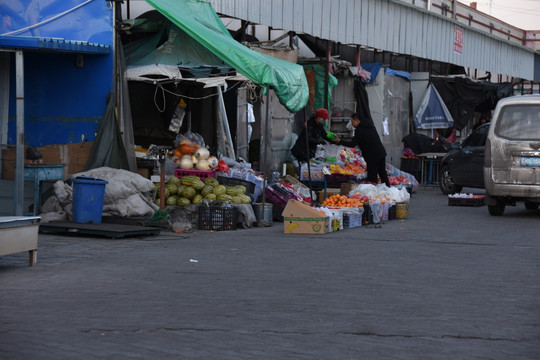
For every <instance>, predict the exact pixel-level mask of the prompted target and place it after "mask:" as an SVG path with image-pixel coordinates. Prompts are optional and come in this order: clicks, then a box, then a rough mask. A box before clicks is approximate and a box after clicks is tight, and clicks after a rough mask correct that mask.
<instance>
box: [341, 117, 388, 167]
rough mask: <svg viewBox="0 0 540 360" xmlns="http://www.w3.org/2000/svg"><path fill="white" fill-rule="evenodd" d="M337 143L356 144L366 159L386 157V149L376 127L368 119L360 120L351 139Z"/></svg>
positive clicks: (353, 145)
mask: <svg viewBox="0 0 540 360" xmlns="http://www.w3.org/2000/svg"><path fill="white" fill-rule="evenodd" d="M339 144H340V145H343V146H349V147H355V146H358V147H359V148H360V151H362V156H363V157H364V159H365V160H366V161H372V160H379V159H381V158H385V157H386V150H385V149H384V145H383V143H382V141H381V138H380V137H379V134H378V133H377V129H375V125H373V123H371V122H370V121H368V120H361V121H360V124H359V125H358V126H357V127H356V129H355V131H354V137H353V138H352V140H351V141H340V142H339Z"/></svg>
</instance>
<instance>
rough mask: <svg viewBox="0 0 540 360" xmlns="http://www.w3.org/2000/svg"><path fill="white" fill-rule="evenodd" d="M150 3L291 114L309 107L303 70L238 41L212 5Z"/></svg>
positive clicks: (180, 0)
mask: <svg viewBox="0 0 540 360" xmlns="http://www.w3.org/2000/svg"><path fill="white" fill-rule="evenodd" d="M146 2H148V3H149V4H150V5H151V6H153V7H154V8H155V9H156V10H158V11H159V12H160V13H162V14H163V15H164V16H165V17H167V18H168V19H169V20H170V21H171V22H173V23H174V24H175V25H176V26H178V27H179V28H180V29H182V30H183V31H185V32H186V33H187V34H189V35H190V36H191V37H193V38H194V39H195V40H197V41H198V42H199V43H200V44H201V45H203V46H204V47H206V48H207V49H208V50H210V51H211V52H212V53H214V54H215V55H216V56H218V57H219V58H220V59H222V60H223V61H225V62H226V63H227V64H229V65H230V66H232V67H233V68H235V69H236V70H237V71H238V72H240V73H241V74H243V75H244V76H246V77H247V78H248V79H250V80H251V81H253V82H254V83H256V84H258V85H261V86H265V85H267V86H269V87H271V88H272V89H273V90H274V91H275V92H276V95H277V97H278V99H279V101H280V102H281V104H283V106H285V107H286V108H287V110H289V111H290V112H293V113H295V112H298V111H300V110H301V109H303V108H304V106H306V104H307V102H308V98H309V90H308V85H307V81H306V77H305V74H304V69H303V68H302V66H300V65H297V64H294V63H291V62H288V61H285V60H281V59H277V58H274V57H271V56H268V55H265V54H262V53H259V52H256V51H254V50H251V49H249V48H247V47H245V46H244V45H242V44H240V43H239V42H237V41H236V40H234V39H233V37H232V36H231V34H230V33H229V31H228V30H227V28H226V27H225V25H223V23H222V22H221V20H220V18H219V17H218V15H217V14H216V12H215V11H214V9H213V8H212V6H211V5H210V4H209V3H207V2H205V1H201V0H146Z"/></svg>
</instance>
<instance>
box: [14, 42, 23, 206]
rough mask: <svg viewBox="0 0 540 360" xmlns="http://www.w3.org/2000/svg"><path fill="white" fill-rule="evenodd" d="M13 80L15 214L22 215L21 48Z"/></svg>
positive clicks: (16, 58)
mask: <svg viewBox="0 0 540 360" xmlns="http://www.w3.org/2000/svg"><path fill="white" fill-rule="evenodd" d="M15 69H16V70H15V72H16V74H15V82H16V85H15V87H16V90H15V93H16V96H17V102H16V109H17V131H16V132H17V147H16V159H15V169H16V171H15V197H14V201H15V215H16V216H22V215H23V203H24V57H23V52H22V50H20V49H19V50H17V51H16V52H15Z"/></svg>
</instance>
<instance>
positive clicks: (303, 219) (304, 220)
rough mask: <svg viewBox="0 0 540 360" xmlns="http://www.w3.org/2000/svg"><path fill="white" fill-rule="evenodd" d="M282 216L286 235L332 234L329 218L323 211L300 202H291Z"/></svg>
mask: <svg viewBox="0 0 540 360" xmlns="http://www.w3.org/2000/svg"><path fill="white" fill-rule="evenodd" d="M282 215H283V233H284V234H327V233H328V232H330V219H329V217H328V216H326V215H325V214H324V213H323V212H322V211H319V210H316V209H314V208H312V207H311V206H309V205H306V204H304V203H302V202H300V201H298V200H289V201H288V202H287V205H286V206H285V209H283V213H282Z"/></svg>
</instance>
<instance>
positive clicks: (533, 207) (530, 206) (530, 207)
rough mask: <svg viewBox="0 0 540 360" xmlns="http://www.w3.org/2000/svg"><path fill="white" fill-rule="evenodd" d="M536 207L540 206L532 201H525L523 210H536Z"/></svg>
mask: <svg viewBox="0 0 540 360" xmlns="http://www.w3.org/2000/svg"><path fill="white" fill-rule="evenodd" d="M538 205H540V204H537V203H534V202H532V201H525V209H527V210H536V209H538Z"/></svg>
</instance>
